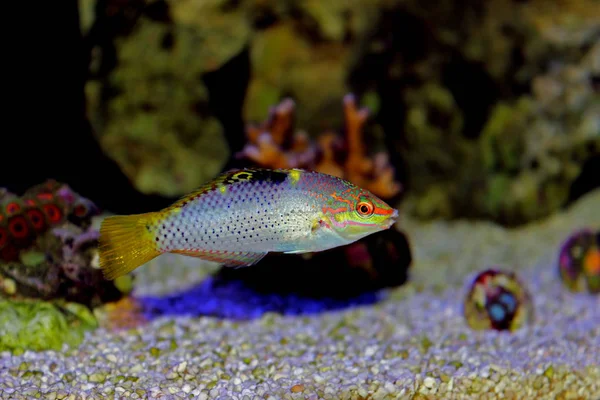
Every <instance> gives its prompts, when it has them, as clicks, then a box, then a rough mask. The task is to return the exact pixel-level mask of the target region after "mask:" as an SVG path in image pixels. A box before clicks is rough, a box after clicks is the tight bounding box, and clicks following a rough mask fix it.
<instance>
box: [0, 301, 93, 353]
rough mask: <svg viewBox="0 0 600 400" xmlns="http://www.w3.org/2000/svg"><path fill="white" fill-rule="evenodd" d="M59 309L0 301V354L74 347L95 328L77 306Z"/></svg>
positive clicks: (37, 303) (46, 304) (87, 313)
mask: <svg viewBox="0 0 600 400" xmlns="http://www.w3.org/2000/svg"><path fill="white" fill-rule="evenodd" d="M63 307H64V308H63V309H62V310H61V307H58V306H57V305H55V304H53V303H49V302H44V301H13V300H0V351H6V350H8V351H12V352H22V351H25V350H34V351H42V350H60V349H61V348H62V346H63V345H64V344H69V345H72V346H76V345H78V344H79V343H80V342H81V341H82V340H83V336H84V333H85V331H87V330H89V329H92V328H95V327H96V326H97V324H96V320H95V318H94V317H93V315H92V314H91V313H90V311H89V310H88V309H87V308H85V307H83V306H81V305H78V304H74V303H67V304H64V306H63ZM65 311H67V312H65Z"/></svg>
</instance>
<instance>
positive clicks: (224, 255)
mask: <svg viewBox="0 0 600 400" xmlns="http://www.w3.org/2000/svg"><path fill="white" fill-rule="evenodd" d="M396 216H397V211H396V210H394V209H393V208H391V207H390V206H389V205H387V204H386V203H385V202H384V201H382V200H381V199H379V198H377V197H376V196H374V195H373V194H372V193H370V192H368V191H366V190H364V189H361V188H359V187H357V186H355V185H353V184H352V183H350V182H348V181H345V180H343V179H340V178H337V177H334V176H330V175H326V174H322V173H317V172H311V171H304V170H298V169H290V170H283V169H280V170H268V169H248V170H238V171H230V172H227V173H225V174H223V175H221V176H219V177H218V178H216V179H215V180H214V181H212V182H210V183H208V184H207V185H205V186H203V187H201V188H200V189H198V190H197V191H196V192H194V193H191V194H190V195H188V196H186V197H184V198H182V199H181V200H180V201H178V202H176V203H175V204H173V205H172V206H170V207H168V208H166V209H164V210H162V211H159V212H156V213H148V214H141V215H138V216H116V217H109V218H113V220H111V219H109V218H107V220H106V221H105V222H106V224H103V227H102V228H101V231H100V234H101V237H100V251H101V253H100V265H101V267H103V269H104V271H105V274H106V275H107V276H108V277H114V276H117V275H120V274H122V272H123V271H126V270H129V269H131V266H133V265H135V264H137V263H139V262H142V261H144V260H147V259H148V258H149V257H150V259H151V258H154V257H155V256H156V255H158V254H162V253H167V252H171V253H181V254H186V255H190V256H195V257H200V258H203V259H206V260H210V261H217V262H221V263H223V264H225V265H231V266H242V265H252V264H254V263H256V262H258V261H259V260H260V259H261V258H262V257H264V256H265V255H266V254H267V253H269V252H284V253H304V252H316V251H322V250H326V249H330V248H333V247H337V246H342V245H345V244H348V243H351V242H353V241H356V240H358V239H360V238H362V237H364V236H367V235H369V234H371V233H374V232H376V231H380V230H383V229H388V228H389V227H390V226H391V225H392V224H393V223H394V221H395V218H396ZM133 218H136V219H133ZM128 219H129V220H128ZM119 223H120V224H119ZM124 223H128V224H131V223H135V225H136V226H137V227H138V233H137V243H138V248H137V249H136V248H135V247H132V248H131V251H134V252H135V251H137V252H138V253H140V254H141V253H144V256H143V257H138V258H139V259H138V260H137V261H136V263H134V262H133V260H127V256H126V255H123V253H122V252H121V251H119V250H116V249H119V240H120V241H121V242H123V241H125V242H126V241H127V240H131V239H129V238H133V236H126V235H130V232H127V229H124V227H126V224H125V225H124ZM121 244H122V243H121ZM150 244H151V246H150ZM132 246H133V245H132ZM150 247H151V248H150ZM121 248H122V249H124V248H125V246H123V245H121ZM117 256H120V257H122V258H121V261H119V259H118V257H117ZM123 257H124V258H123ZM134 268H135V267H134Z"/></svg>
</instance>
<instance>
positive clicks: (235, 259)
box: [171, 250, 267, 267]
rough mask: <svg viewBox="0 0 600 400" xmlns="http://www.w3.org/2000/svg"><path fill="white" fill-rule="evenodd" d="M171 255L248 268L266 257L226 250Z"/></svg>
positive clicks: (258, 254)
mask: <svg viewBox="0 0 600 400" xmlns="http://www.w3.org/2000/svg"><path fill="white" fill-rule="evenodd" d="M171 253H176V254H183V255H186V256H190V257H196V258H201V259H203V260H206V261H213V262H217V263H220V264H223V265H224V266H226V267H247V266H250V265H254V264H256V263H257V262H259V261H260V260H262V259H263V257H264V256H266V255H267V253H266V252H264V253H255V252H249V251H248V252H247V251H224V250H172V251H171Z"/></svg>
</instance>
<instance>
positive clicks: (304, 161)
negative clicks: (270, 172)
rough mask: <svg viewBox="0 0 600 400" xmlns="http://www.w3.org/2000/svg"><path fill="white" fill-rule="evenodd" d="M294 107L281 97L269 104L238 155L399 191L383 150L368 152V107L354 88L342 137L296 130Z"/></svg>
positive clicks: (379, 190)
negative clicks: (365, 134) (359, 101)
mask: <svg viewBox="0 0 600 400" xmlns="http://www.w3.org/2000/svg"><path fill="white" fill-rule="evenodd" d="M294 108H295V103H294V101H293V100H291V99H285V100H283V101H282V102H281V103H279V104H278V105H277V106H275V107H274V108H273V109H272V110H271V112H270V114H269V117H268V118H267V120H266V121H264V122H263V123H261V124H259V125H250V126H249V127H248V128H247V131H246V136H247V138H248V144H247V145H246V147H245V148H244V149H243V150H242V151H241V152H240V154H238V157H244V158H247V159H249V160H251V161H252V162H254V163H256V164H257V165H260V166H262V167H267V168H305V169H311V170H315V171H319V172H323V173H327V174H331V175H335V176H338V177H340V178H344V179H347V180H349V181H351V182H352V183H354V184H356V185H358V186H361V187H364V188H365V189H368V190H370V191H371V192H373V193H374V194H376V195H378V196H380V197H382V198H388V199H389V198H392V197H393V196H395V195H396V194H398V193H399V192H400V190H401V189H402V186H401V184H400V183H399V182H396V181H395V180H394V168H393V167H392V166H391V165H390V163H389V157H388V154H387V152H381V153H378V154H376V155H375V156H374V157H370V156H369V155H368V154H367V148H366V145H365V143H364V140H363V130H364V125H365V123H366V121H367V119H368V118H369V111H368V110H367V109H366V108H358V107H357V105H356V100H355V97H354V96H353V95H352V94H348V95H346V96H345V98H344V117H345V121H346V129H345V137H343V138H342V137H340V136H339V135H337V134H335V133H333V132H325V133H323V134H322V135H320V136H319V137H318V138H317V140H316V141H313V140H311V139H310V138H309V136H308V135H307V134H306V132H303V131H294V129H293V128H294ZM340 155H341V157H340Z"/></svg>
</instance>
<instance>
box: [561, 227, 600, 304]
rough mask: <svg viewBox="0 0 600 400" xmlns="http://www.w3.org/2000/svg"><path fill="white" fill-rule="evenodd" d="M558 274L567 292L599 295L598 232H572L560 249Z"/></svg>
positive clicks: (599, 243) (584, 230) (599, 249)
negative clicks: (587, 292) (585, 291)
mask: <svg viewBox="0 0 600 400" xmlns="http://www.w3.org/2000/svg"><path fill="white" fill-rule="evenodd" d="M558 272H559V276H560V278H561V280H562V282H563V283H564V285H565V286H566V287H567V288H568V289H569V290H571V291H573V292H581V291H584V290H586V289H587V291H589V292H590V293H594V294H598V293H600V232H596V231H594V230H592V229H582V230H579V231H577V232H573V233H572V234H571V235H570V236H569V237H568V238H567V239H566V240H565V242H564V243H563V244H562V246H561V248H560V252H559V255H558Z"/></svg>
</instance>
